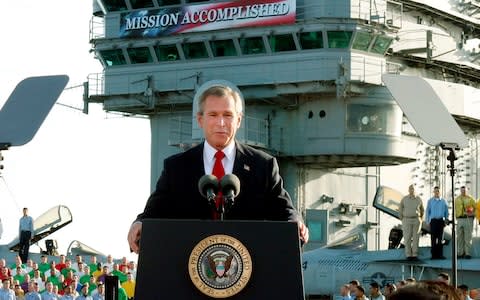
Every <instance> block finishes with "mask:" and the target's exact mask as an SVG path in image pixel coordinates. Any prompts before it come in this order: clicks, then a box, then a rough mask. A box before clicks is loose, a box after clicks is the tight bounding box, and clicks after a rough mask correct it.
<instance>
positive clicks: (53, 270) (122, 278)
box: [0, 255, 137, 300]
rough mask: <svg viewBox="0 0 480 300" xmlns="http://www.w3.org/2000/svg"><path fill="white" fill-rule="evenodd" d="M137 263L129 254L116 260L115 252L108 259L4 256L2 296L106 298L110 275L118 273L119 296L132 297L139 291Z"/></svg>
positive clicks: (14, 299)
mask: <svg viewBox="0 0 480 300" xmlns="http://www.w3.org/2000/svg"><path fill="white" fill-rule="evenodd" d="M136 274H137V269H136V263H135V262H134V261H128V260H127V258H126V257H124V258H122V260H121V261H120V262H115V261H114V260H113V258H112V256H111V255H108V256H107V257H106V261H97V256H95V255H91V256H90V259H89V262H85V261H84V259H83V256H81V255H76V256H75V258H74V261H72V260H71V259H69V258H67V257H66V256H65V255H60V256H59V258H58V260H57V261H55V260H50V261H48V256H46V255H42V256H41V257H40V261H38V262H37V261H34V260H32V259H27V261H26V262H25V263H24V262H23V261H22V259H21V258H20V256H16V258H15V261H14V262H7V261H6V260H5V258H0V279H1V281H2V287H1V288H0V300H23V299H25V300H104V299H105V282H106V280H107V277H108V276H110V277H111V276H117V277H118V285H119V286H118V299H119V300H132V299H134V293H135V278H136Z"/></svg>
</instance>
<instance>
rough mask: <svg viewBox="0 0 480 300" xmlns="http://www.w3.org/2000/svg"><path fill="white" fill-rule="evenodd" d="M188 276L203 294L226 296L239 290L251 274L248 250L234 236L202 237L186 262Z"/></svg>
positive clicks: (216, 296) (243, 286) (214, 296)
mask: <svg viewBox="0 0 480 300" xmlns="http://www.w3.org/2000/svg"><path fill="white" fill-rule="evenodd" d="M188 272H189V274H190V279H191V280H192V282H193V284H194V285H195V287H197V289H198V290H199V291H200V292H202V293H203V294H205V295H207V296H210V297H213V298H228V297H231V296H233V295H236V294H238V293H239V292H240V291H242V290H243V289H244V288H245V286H246V285H247V283H248V282H249V280H250V277H251V275H252V259H251V256H250V253H249V252H248V249H247V248H246V247H245V246H244V245H243V244H242V243H241V242H240V241H239V240H237V239H236V238H234V237H231V236H228V235H222V234H217V235H212V236H209V237H206V238H204V239H203V240H201V241H200V242H199V243H198V244H197V245H196V246H195V247H194V248H193V250H192V252H191V254H190V258H189V261H188Z"/></svg>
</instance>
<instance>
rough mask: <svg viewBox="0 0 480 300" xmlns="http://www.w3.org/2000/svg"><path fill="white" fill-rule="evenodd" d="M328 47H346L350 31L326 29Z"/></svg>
mask: <svg viewBox="0 0 480 300" xmlns="http://www.w3.org/2000/svg"><path fill="white" fill-rule="evenodd" d="M327 38H328V48H348V47H349V46H350V40H351V39H352V32H351V31H327Z"/></svg>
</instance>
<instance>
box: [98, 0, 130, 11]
mask: <svg viewBox="0 0 480 300" xmlns="http://www.w3.org/2000/svg"><path fill="white" fill-rule="evenodd" d="M103 4H104V5H105V8H106V9H107V11H123V10H127V4H126V3H125V0H103Z"/></svg>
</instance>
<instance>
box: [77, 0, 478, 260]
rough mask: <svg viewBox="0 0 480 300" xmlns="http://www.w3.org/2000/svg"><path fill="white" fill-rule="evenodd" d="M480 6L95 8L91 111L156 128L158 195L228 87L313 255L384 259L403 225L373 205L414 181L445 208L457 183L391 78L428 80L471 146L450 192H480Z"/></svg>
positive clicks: (358, 2)
mask: <svg viewBox="0 0 480 300" xmlns="http://www.w3.org/2000/svg"><path fill="white" fill-rule="evenodd" d="M479 3H480V2H479V1H476V0H471V1H466V0H453V1H435V0H418V1H413V0H398V1H386V0H341V1H338V0H325V1H318V0H299V1H295V0H285V1H274V0H243V1H242V0H239V1H192V0H170V1H162V0H143V1H140V0H94V1H93V7H94V12H93V17H92V22H91V40H90V43H91V45H92V52H93V53H94V54H95V57H96V58H97V59H98V60H99V62H100V63H101V64H102V65H103V67H104V70H103V72H102V73H100V74H91V75H90V76H89V79H88V82H87V83H86V87H85V98H84V101H85V111H88V105H89V104H90V103H101V105H103V108H104V110H106V111H109V112H119V113H123V114H125V115H128V116H137V115H139V116H147V117H148V118H149V119H150V122H151V145H152V146H151V155H152V168H151V180H152V187H153V186H154V185H155V182H156V180H157V178H158V176H159V175H160V172H161V168H162V162H163V160H164V159H165V158H166V157H168V156H170V155H171V154H174V153H177V152H179V151H183V150H185V149H188V148H189V147H191V146H192V145H195V144H198V143H199V142H201V140H202V137H201V134H200V131H199V130H198V128H197V126H196V124H195V119H194V117H195V116H194V109H193V98H194V95H195V92H196V91H197V89H198V88H199V87H200V86H201V85H202V84H203V83H205V82H207V81H210V80H227V81H229V82H232V83H233V84H235V85H236V86H238V87H239V89H240V90H241V92H242V94H243V96H244V98H245V105H246V108H245V115H246V116H245V118H244V124H243V126H242V128H241V130H239V134H238V135H237V138H238V139H239V140H240V141H243V142H245V143H247V144H250V145H252V146H255V147H258V148H261V149H263V150H265V151H267V152H270V153H272V154H274V155H275V156H276V157H277V158H278V160H279V163H280V168H281V171H282V175H283V177H284V179H285V183H286V188H287V190H288V191H289V193H290V194H291V196H292V198H293V200H294V202H295V204H296V206H297V208H298V209H299V210H300V211H301V212H302V214H303V215H304V217H305V219H306V221H307V224H308V225H309V228H310V231H311V238H312V241H311V243H309V245H308V247H309V248H307V249H314V248H318V247H324V246H332V245H335V246H338V247H341V246H344V247H349V248H359V249H361V248H363V249H368V250H378V249H385V248H387V247H388V242H387V241H388V235H389V229H390V228H391V227H392V226H393V225H395V224H396V223H398V221H397V220H395V219H394V218H392V217H390V216H388V215H386V214H383V213H381V212H379V211H378V210H376V209H374V208H373V207H372V200H373V198H374V196H375V192H376V190H377V188H378V187H379V186H381V185H384V186H389V187H392V188H394V189H397V190H399V191H401V192H404V193H405V194H406V193H407V187H408V185H409V184H412V183H413V184H414V185H415V187H416V190H417V192H418V193H419V194H420V196H421V197H422V198H423V199H424V201H425V204H426V200H427V199H428V198H429V197H430V196H431V192H432V190H433V186H435V185H440V186H441V191H442V195H443V196H444V197H445V198H446V199H447V200H449V201H450V199H451V193H452V187H451V185H450V184H449V182H450V179H449V176H448V173H447V164H448V162H447V160H446V155H447V154H448V153H445V152H444V151H443V150H442V149H440V148H439V147H435V146H430V145H427V144H425V143H424V142H423V141H422V140H421V139H420V138H419V136H418V135H417V134H416V133H415V131H414V130H413V128H412V126H411V125H410V124H409V122H408V120H407V118H406V117H405V116H404V115H403V113H402V110H401V109H400V108H399V106H398V105H397V103H396V102H395V99H393V97H392V95H391V94H390V93H389V91H388V89H387V88H386V87H385V86H384V85H383V83H382V75H383V74H388V73H392V74H404V75H414V76H419V77H422V78H425V79H428V80H430V81H429V82H431V85H432V86H433V87H434V89H435V90H436V91H437V93H438V94H439V96H440V98H441V99H442V101H443V103H444V104H445V105H446V107H447V108H448V110H449V111H450V112H451V113H452V115H454V117H455V119H456V121H457V122H458V123H459V124H460V125H461V127H462V129H463V130H464V132H465V134H466V135H467V137H468V139H469V147H467V148H465V149H462V150H460V151H458V153H457V154H458V161H457V162H456V164H457V167H458V170H457V175H456V177H455V184H456V185H455V188H454V192H455V193H458V189H459V187H460V185H466V186H467V187H469V189H470V193H471V194H473V195H474V197H477V196H480V195H479V191H480V187H479V182H480V181H479V176H478V174H477V173H478V156H479V155H478V152H479V150H478V146H479V145H478V140H479V138H478V131H479V129H480V107H479V103H478V101H479V99H480V92H479V87H480V72H479V71H480V53H479V52H480V51H479V42H478V40H476V43H477V44H476V45H475V44H473V46H472V41H475V39H476V38H478V37H479V35H480V20H479V17H480V6H479ZM411 88H412V89H415V87H414V86H412V87H411ZM418 101H422V99H418ZM424 114H425V118H428V119H429V120H431V124H432V126H433V128H438V130H442V120H438V119H436V118H435V116H433V115H430V114H429V112H428V111H425V112H424ZM380 228H382V229H383V230H381V229H380ZM386 228H388V229H387V230H385V229H386ZM476 251H480V249H476ZM476 255H477V256H478V255H480V253H478V252H477V253H476Z"/></svg>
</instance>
